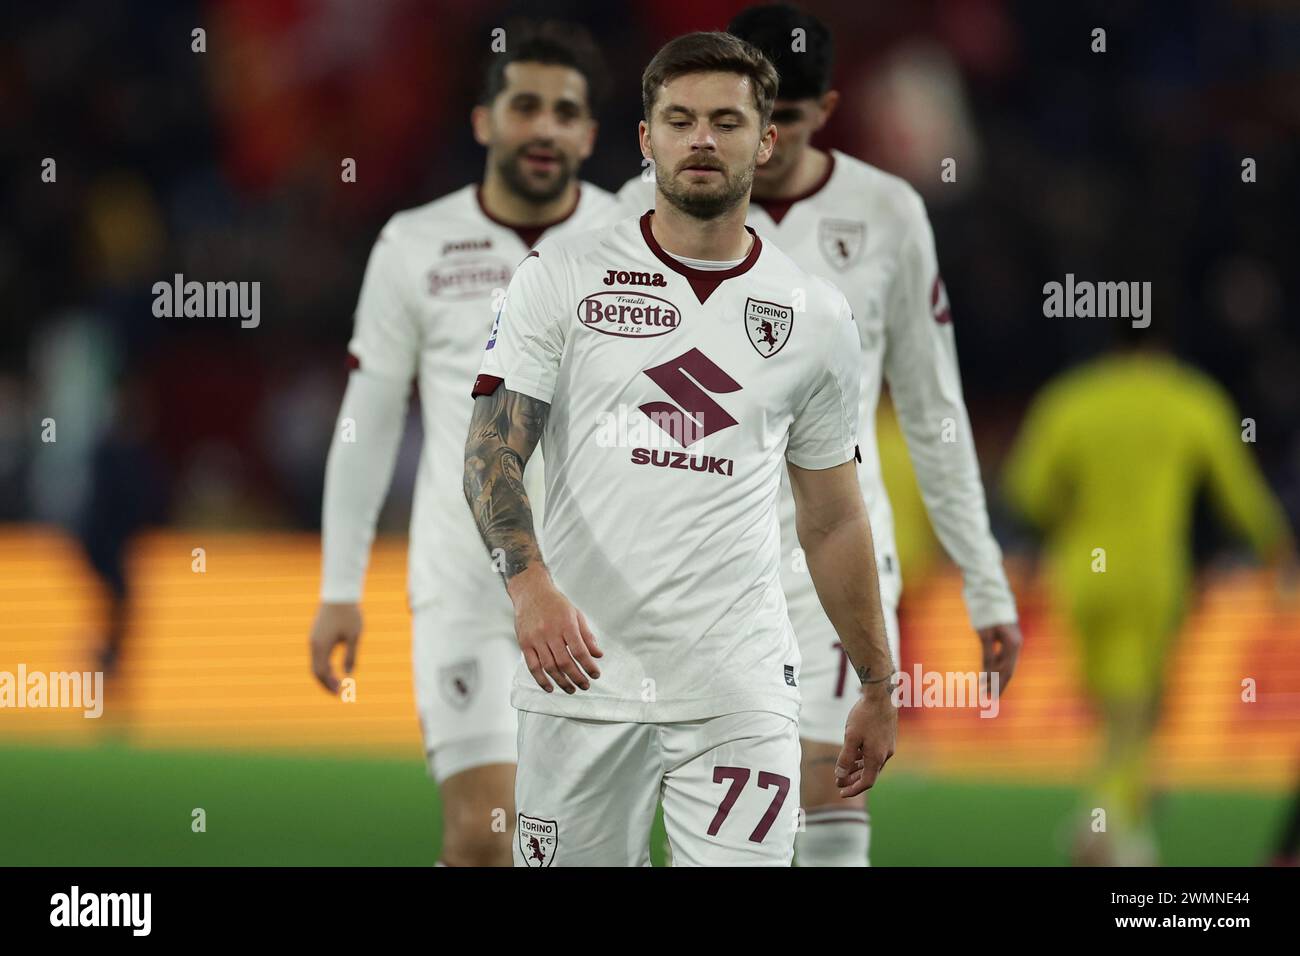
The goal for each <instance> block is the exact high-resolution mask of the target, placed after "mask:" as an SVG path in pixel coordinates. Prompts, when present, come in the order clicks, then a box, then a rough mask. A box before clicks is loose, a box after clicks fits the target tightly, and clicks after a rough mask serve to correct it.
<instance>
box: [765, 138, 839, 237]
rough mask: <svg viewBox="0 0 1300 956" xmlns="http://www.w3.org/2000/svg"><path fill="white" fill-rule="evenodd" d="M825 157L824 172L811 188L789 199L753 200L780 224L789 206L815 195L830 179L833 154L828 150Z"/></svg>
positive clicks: (833, 161)
mask: <svg viewBox="0 0 1300 956" xmlns="http://www.w3.org/2000/svg"><path fill="white" fill-rule="evenodd" d="M826 158H827V159H828V160H829V162H827V164H826V172H824V173H822V178H821V179H819V180H817V182H816V183H814V184H813V187H812V188H811V189H808V190H805V191H804V192H801V193H800V194H799V195H797V196H791V197H790V198H789V199H755V200H754V202H755V203H757V204H758V205H759V206H761V207H763V211H764V212H765V213H767V214H768V215H769V216H771V217H772V221H773V222H774V223H776V224H777V225H778V226H779V225H781V220H782V219H784V218H785V214H786V213H788V212H789V211H790V207H791V206H793V205H794V204H795V203H797V202H803V201H804V200H805V199H808V198H810V197H812V196H815V195H817V194H818V193H819V192H821V191H822V190H823V189H825V188H826V184H827V183H828V182H830V181H831V174H832V173H834V172H835V154H834V153H832V152H829V151H828V152H827V153H826Z"/></svg>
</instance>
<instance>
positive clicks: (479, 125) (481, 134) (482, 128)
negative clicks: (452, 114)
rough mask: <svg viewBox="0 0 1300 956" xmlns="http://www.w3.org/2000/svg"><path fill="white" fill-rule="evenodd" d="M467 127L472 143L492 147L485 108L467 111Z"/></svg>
mask: <svg viewBox="0 0 1300 956" xmlns="http://www.w3.org/2000/svg"><path fill="white" fill-rule="evenodd" d="M469 125H470V129H472V130H473V131H474V142H476V143H478V144H479V145H480V146H490V145H492V116H491V111H490V110H489V109H488V108H487V107H486V106H476V107H474V108H473V109H472V110H470V111H469ZM583 158H584V159H585V158H586V157H583Z"/></svg>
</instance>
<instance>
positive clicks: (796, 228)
mask: <svg viewBox="0 0 1300 956" xmlns="http://www.w3.org/2000/svg"><path fill="white" fill-rule="evenodd" d="M830 156H831V164H830V168H829V170H828V173H827V176H826V177H825V178H824V180H823V181H822V182H821V183H820V184H818V185H817V186H816V187H815V188H814V189H812V190H811V191H809V192H808V193H807V194H805V195H804V196H802V197H797V198H795V199H790V200H782V201H777V202H766V203H760V202H758V201H753V202H751V204H750V207H749V220H748V221H749V225H750V226H752V227H753V228H754V229H755V230H756V231H757V232H758V234H759V235H760V236H763V237H764V238H770V239H771V240H772V241H773V242H775V243H777V245H779V246H780V248H781V249H782V250H783V251H784V252H786V253H787V254H788V255H789V256H790V258H791V259H793V260H794V261H795V262H796V263H798V265H799V266H800V267H802V268H803V269H806V270H807V271H808V272H811V273H813V274H814V275H818V276H821V277H822V278H824V279H828V280H829V281H831V282H833V283H834V284H835V285H836V287H837V288H839V289H840V290H841V291H842V292H843V293H844V295H845V296H846V297H847V298H848V300H849V304H850V306H851V307H852V309H853V315H854V318H855V320H856V321H857V324H858V333H859V336H860V339H861V342H860V347H861V348H860V354H861V362H860V368H859V371H860V375H861V380H862V384H861V395H862V406H861V409H860V411H859V416H858V417H859V422H860V429H861V431H860V433H859V437H858V441H859V445H860V447H861V450H862V459H863V460H862V465H861V467H859V468H858V476H859V478H860V480H861V483H862V495H863V499H864V500H865V501H866V503H867V508H868V513H869V515H870V518H871V531H872V538H873V540H874V544H875V550H876V561H877V564H878V566H879V572H880V588H881V592H882V595H883V597H884V599H885V601H886V602H888V601H890V600H893V601H897V599H898V595H899V592H900V591H901V586H902V583H901V579H900V577H899V574H898V558H897V556H896V551H895V545H894V521H893V515H892V513H891V511H890V507H889V499H888V498H887V497H886V495H885V486H884V482H883V481H882V479H881V473H880V457H879V454H878V451H877V446H876V405H877V402H878V401H879V398H880V389H881V384H882V382H883V381H886V380H887V381H888V382H889V390H890V395H891V397H892V399H893V403H894V408H895V411H896V413H897V415H898V420H899V424H900V426H901V427H902V430H903V433H904V435H905V436H906V438H907V445H908V450H909V451H910V453H911V457H912V462H913V465H914V466H915V471H916V477H917V482H918V484H919V485H920V488H921V493H922V496H923V498H924V499H925V504H926V510H927V511H928V512H929V515H930V520H931V523H932V524H933V525H934V529H935V532H936V534H937V535H938V536H939V539H940V541H941V542H942V543H943V546H944V549H945V550H946V551H947V552H948V554H949V555H950V556H951V557H952V559H953V561H954V562H956V564H957V565H958V566H959V567H960V568H961V569H962V573H963V579H964V584H965V587H964V592H963V596H964V598H965V602H966V608H967V611H968V613H969V616H970V620H971V623H972V625H973V626H974V627H976V628H979V627H985V626H988V625H991V624H999V623H1006V622H1011V621H1014V620H1016V605H1015V599H1014V597H1013V596H1012V594H1011V588H1010V587H1009V585H1008V584H1007V579H1006V574H1005V572H1004V571H1003V568H1002V551H1001V549H1000V548H999V547H998V544H997V541H996V540H995V539H994V538H993V535H992V533H991V532H990V531H989V523H988V511H987V509H986V506H985V500H984V486H983V483H982V481H981V479H980V471H979V461H978V459H977V458H976V455H975V443H974V440H973V437H972V434H971V427H970V421H969V418H968V417H967V414H966V405H965V401H964V400H963V398H962V389H961V375H960V373H959V371H958V367H957V345H956V341H955V339H954V336H953V327H952V322H951V315H950V312H949V309H948V297H947V294H946V292H945V291H944V287H943V280H942V279H941V278H940V277H939V265H938V257H937V255H936V253H935V246H934V235H933V233H932V231H931V229H930V222H929V218H928V217H927V216H926V212H925V204H924V202H923V201H922V199H921V197H920V195H919V194H918V193H917V192H916V190H915V189H913V188H912V187H911V186H910V185H909V184H908V183H907V182H905V181H904V180H902V179H900V178H898V177H897V176H891V175H890V174H888V173H885V172H883V171H881V170H879V169H876V168H875V167H874V166H870V165H868V164H867V163H864V162H862V161H861V160H858V159H854V158H853V157H852V156H848V155H846V154H844V153H841V152H839V151H838V150H832V151H831V152H830ZM654 189H655V186H654V181H653V179H651V180H650V181H649V182H645V181H643V180H642V179H641V178H640V177H637V178H635V179H632V180H630V181H629V182H628V183H627V184H626V185H625V186H624V187H623V188H622V189H621V190H620V191H619V200H620V202H622V203H623V205H624V209H625V210H626V211H628V212H629V213H630V212H633V211H644V210H645V209H648V208H650V207H652V206H653V205H654ZM780 511H781V534H782V545H783V554H784V560H783V561H782V565H781V567H782V577H783V581H784V583H785V586H786V593H787V596H788V597H789V600H790V604H791V607H792V608H793V607H796V606H798V607H800V608H803V607H804V606H805V605H808V604H809V602H811V606H812V607H813V609H814V610H816V611H818V612H820V603H819V602H818V601H817V595H816V591H815V590H814V588H813V584H812V578H811V576H810V575H809V574H808V572H807V571H806V570H803V569H802V563H798V564H797V563H796V562H794V561H793V560H792V559H791V554H792V552H793V550H794V549H795V548H797V547H798V546H799V542H798V539H797V537H796V536H795V528H794V498H793V495H792V493H791V492H790V490H789V482H788V480H787V482H786V483H785V488H784V490H783V493H782V499H781V504H780Z"/></svg>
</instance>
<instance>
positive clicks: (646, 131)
mask: <svg viewBox="0 0 1300 956" xmlns="http://www.w3.org/2000/svg"><path fill="white" fill-rule="evenodd" d="M636 138H637V142H638V143H639V144H640V145H641V158H642V159H649V160H653V159H654V158H655V155H654V150H652V149H651V148H650V124H649V123H647V122H646V121H645V120H642V121H641V122H640V123H638V124H637V127H636Z"/></svg>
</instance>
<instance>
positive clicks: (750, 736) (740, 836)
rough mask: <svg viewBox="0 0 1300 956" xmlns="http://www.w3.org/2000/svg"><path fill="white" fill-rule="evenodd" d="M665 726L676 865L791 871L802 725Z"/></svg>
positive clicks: (749, 719)
mask: <svg viewBox="0 0 1300 956" xmlns="http://www.w3.org/2000/svg"><path fill="white" fill-rule="evenodd" d="M659 726H660V729H661V733H662V735H663V743H662V747H663V750H664V753H665V756H666V759H667V760H668V761H669V764H668V767H669V769H668V770H667V772H666V773H665V774H664V781H663V805H664V825H665V828H666V829H667V832H668V842H669V845H670V846H671V848H672V855H673V865H674V866H789V865H790V862H791V860H792V859H793V857H794V836H795V829H796V827H795V824H796V822H797V819H798V816H797V815H798V808H799V732H798V727H797V725H796V724H795V722H794V721H792V720H790V719H789V718H787V717H782V716H780V715H779V714H769V713H765V712H759V711H746V712H743V713H738V714H728V715H726V716H723V717H714V718H712V719H710V720H704V721H691V722H686V723H678V724H661V725H659Z"/></svg>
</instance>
